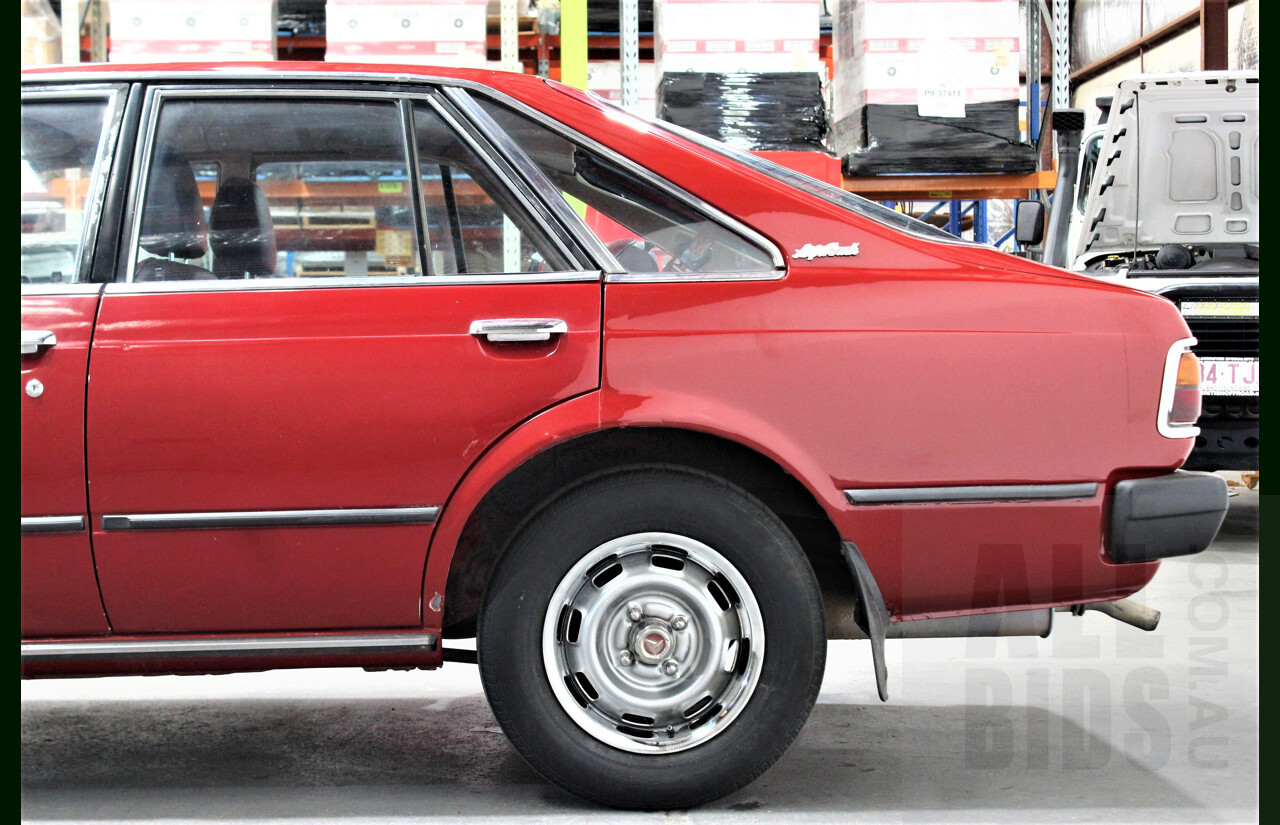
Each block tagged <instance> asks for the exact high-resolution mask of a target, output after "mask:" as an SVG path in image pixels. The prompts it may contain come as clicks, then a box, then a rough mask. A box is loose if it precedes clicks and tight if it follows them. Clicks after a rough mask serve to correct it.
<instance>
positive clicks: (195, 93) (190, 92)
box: [117, 85, 421, 283]
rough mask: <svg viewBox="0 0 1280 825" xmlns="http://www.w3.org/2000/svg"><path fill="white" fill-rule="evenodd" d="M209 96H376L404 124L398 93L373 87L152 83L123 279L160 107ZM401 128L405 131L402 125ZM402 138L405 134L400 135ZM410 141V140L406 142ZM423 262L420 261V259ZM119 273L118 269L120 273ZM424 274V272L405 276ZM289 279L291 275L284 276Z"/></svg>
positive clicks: (128, 278) (133, 259)
mask: <svg viewBox="0 0 1280 825" xmlns="http://www.w3.org/2000/svg"><path fill="white" fill-rule="evenodd" d="M207 97H252V98H261V97H335V98H342V99H347V100H351V99H361V100H362V99H373V100H385V101H386V102H388V103H390V104H392V108H393V109H394V110H395V112H396V118H397V120H400V122H401V124H403V120H402V119H401V118H402V115H401V113H400V110H399V107H398V106H396V105H395V103H396V101H398V100H399V97H400V96H399V95H397V94H395V93H393V92H387V91H379V90H376V89H371V90H368V91H358V92H357V91H342V90H338V89H305V88H299V89H293V88H289V89H279V88H276V89H272V88H261V89H258V88H252V89H219V88H190V87H186V86H168V85H166V86H153V87H151V88H150V89H148V90H147V100H146V106H145V109H144V112H145V114H144V116H143V125H142V131H141V132H140V133H139V135H138V139H139V140H140V141H141V142H142V145H141V150H140V151H139V152H138V153H137V156H136V160H135V162H134V164H133V169H132V170H131V171H130V177H129V193H130V199H129V211H130V220H129V232H128V239H129V240H128V243H127V245H126V247H125V248H126V250H127V255H128V259H127V263H126V265H125V271H124V276H125V280H124V281H123V283H133V282H134V281H133V274H134V269H135V268H136V267H137V265H138V250H139V248H140V247H139V244H138V241H139V235H140V233H141V231H142V209H141V207H142V203H143V196H144V194H145V193H144V192H143V191H142V190H143V187H144V184H145V181H146V177H145V173H146V172H149V171H150V169H151V155H152V152H153V150H154V148H155V134H156V127H157V126H158V125H159V123H160V110H161V108H162V106H163V104H164V102H165V100H166V99H178V100H185V99H188V98H207ZM400 131H401V132H402V133H403V131H404V130H403V126H402V127H401V129H400ZM401 139H402V140H403V139H404V138H403V134H402V135H401ZM406 143H407V142H406ZM405 152H406V154H405V158H404V162H405V168H406V171H407V170H408V169H409V168H410V159H409V157H408V146H407V145H406V147H405ZM419 263H421V262H419ZM117 275H119V273H117ZM405 277H406V278H408V277H421V276H405ZM283 280H288V279H283ZM173 283H189V282H185V281H174V282H173Z"/></svg>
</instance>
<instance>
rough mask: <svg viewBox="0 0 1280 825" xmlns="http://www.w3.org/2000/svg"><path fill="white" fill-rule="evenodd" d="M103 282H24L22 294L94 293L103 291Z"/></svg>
mask: <svg viewBox="0 0 1280 825" xmlns="http://www.w3.org/2000/svg"><path fill="white" fill-rule="evenodd" d="M102 286H103V285H102V284H95V283H91V282H88V281H82V282H75V283H69V284H23V285H22V295H23V296H24V297H25V296H28V295H93V294H95V293H97V292H101V291H102Z"/></svg>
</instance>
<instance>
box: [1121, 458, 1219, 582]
mask: <svg viewBox="0 0 1280 825" xmlns="http://www.w3.org/2000/svg"><path fill="white" fill-rule="evenodd" d="M1226 515H1227V482H1226V481H1224V480H1223V479H1222V478H1220V477H1219V476H1216V475H1213V474H1211V473H1192V472H1187V471H1186V470H1178V471H1177V472H1174V473H1170V474H1169V475H1166V476H1156V477H1155V478H1135V479H1129V480H1127V481H1121V482H1118V483H1117V484H1116V485H1115V488H1114V490H1113V491H1112V494H1111V531H1110V535H1109V536H1108V538H1107V554H1108V555H1109V556H1110V557H1111V558H1112V560H1114V561H1116V562H1119V563H1120V564H1128V563H1132V562H1143V561H1152V560H1154V559H1167V558H1170V557H1173V556H1189V555H1191V554H1193V553H1199V552H1201V551H1202V550H1204V549H1205V548H1206V547H1208V546H1209V543H1210V542H1212V541H1213V538H1214V536H1216V535H1217V534H1218V528H1219V527H1221V526H1222V520H1223V519H1224V518H1225V517H1226Z"/></svg>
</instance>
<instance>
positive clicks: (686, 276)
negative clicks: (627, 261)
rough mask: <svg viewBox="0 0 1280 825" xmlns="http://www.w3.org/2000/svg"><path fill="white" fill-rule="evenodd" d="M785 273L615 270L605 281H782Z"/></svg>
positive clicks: (655, 282) (626, 282) (659, 282)
mask: <svg viewBox="0 0 1280 825" xmlns="http://www.w3.org/2000/svg"><path fill="white" fill-rule="evenodd" d="M784 274H785V273H783V272H780V271H778V270H776V269H775V270H772V271H770V272H748V273H741V274H738V273H734V274H732V275H727V274H725V273H723V272H697V271H694V272H614V273H610V274H608V275H606V276H605V282H606V283H611V284H634V283H648V284H674V283H682V284H684V283H695V282H698V281H702V282H706V281H780V280H782V277H783V275H784Z"/></svg>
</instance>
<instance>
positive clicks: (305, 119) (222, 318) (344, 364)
mask: <svg viewBox="0 0 1280 825" xmlns="http://www.w3.org/2000/svg"><path fill="white" fill-rule="evenodd" d="M143 124H144V127H143V129H142V134H141V136H140V143H139V152H140V160H139V163H138V164H137V167H138V171H137V172H136V180H135V182H134V185H133V194H132V195H131V198H132V203H133V204H134V208H133V209H132V214H133V215H134V216H135V219H134V222H133V223H132V225H127V226H126V237H125V241H124V243H123V244H122V255H121V260H120V265H119V270H118V273H117V281H116V282H115V283H112V284H110V285H108V286H107V288H106V290H105V293H104V295H103V298H102V307H101V311H100V313H99V317H98V323H97V330H96V333H95V337H94V341H93V349H92V360H91V364H90V382H89V387H90V389H89V393H88V406H87V410H88V412H87V418H88V421H87V433H88V435H87V440H88V474H89V481H90V488H89V489H90V496H89V499H90V502H89V503H90V509H91V511H92V513H93V540H94V547H95V551H96V556H97V572H98V577H99V580H100V582H101V588H102V593H103V599H104V601H105V604H106V608H107V612H108V614H109V615H110V616H111V621H112V625H113V628H114V630H115V631H116V632H118V633H134V634H136V633H153V632H169V633H178V632H194V633H206V632H207V633H218V632H234V633H254V632H262V633H270V632H279V631H290V630H340V629H354V628H361V629H372V628H399V627H416V626H420V625H421V622H422V612H421V611H422V607H421V604H420V598H421V587H422V576H423V569H424V564H425V558H426V551H427V546H428V543H429V539H430V536H431V531H432V525H433V522H434V520H435V518H436V516H437V515H438V513H439V511H440V509H441V508H442V507H444V506H446V505H447V503H448V499H449V495H450V493H451V492H452V490H453V489H454V487H455V486H456V484H457V483H458V481H459V480H460V478H461V477H462V475H463V473H465V472H466V470H467V468H468V467H469V466H470V465H471V463H472V462H474V461H475V460H476V459H477V458H478V457H479V456H480V455H481V454H482V453H483V452H484V451H485V450H486V449H487V448H488V447H489V445H490V444H492V443H493V442H494V441H495V440H496V439H497V438H499V437H500V436H501V435H502V434H503V433H505V432H506V431H508V430H509V429H511V428H512V427H514V426H516V425H517V424H519V423H520V422H521V421H524V420H526V419H527V418H529V417H530V416H533V415H535V414H536V413H538V412H539V411H541V410H543V409H545V408H547V407H549V406H552V405H554V404H556V403H557V402H559V401H562V400H564V399H567V398H570V397H572V396H574V395H578V394H581V393H585V392H588V391H591V390H593V389H595V388H596V387H597V386H598V384H599V352H600V328H599V324H600V322H599V318H600V301H601V286H600V273H599V272H596V271H592V270H591V269H589V268H588V267H587V266H586V265H585V259H584V257H583V256H582V254H581V253H580V252H579V251H578V250H577V249H576V248H575V247H574V246H573V241H572V240H570V239H567V238H564V237H561V236H560V235H559V234H558V233H557V231H556V230H555V229H554V228H553V221H552V220H551V219H550V218H549V216H548V215H547V214H546V213H545V212H544V211H543V207H540V206H538V205H537V203H536V198H534V197H533V196H532V195H531V194H530V193H528V192H527V191H525V190H524V189H522V188H521V186H522V185H521V184H519V183H515V182H514V176H513V175H512V174H511V171H510V169H509V168H507V167H506V166H505V165H503V162H502V161H500V160H498V159H494V158H490V157H488V156H487V155H485V154H484V152H483V151H482V150H481V149H480V147H479V145H478V144H477V143H476V142H475V140H474V137H473V136H472V135H470V134H469V133H467V132H465V131H460V130H459V129H458V128H457V125H456V122H455V119H454V116H453V115H452V114H451V113H450V110H449V107H448V104H447V102H445V101H443V100H440V99H438V98H436V97H435V96H434V95H433V94H426V93H418V94H408V93H405V94H399V93H389V92H385V91H384V92H379V91H374V90H370V89H369V88H368V87H363V88H360V89H351V88H348V89H337V88H314V87H313V88H301V87H298V88H281V87H280V86H279V85H277V86H276V87H274V88H258V89H249V88H242V89H238V90H235V91H229V90H227V89H225V88H190V87H176V86H171V87H157V88H155V89H153V90H151V92H150V94H149V97H148V100H147V104H146V108H145V109H144V112H143ZM424 226H425V230H424Z"/></svg>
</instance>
